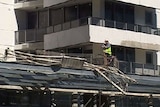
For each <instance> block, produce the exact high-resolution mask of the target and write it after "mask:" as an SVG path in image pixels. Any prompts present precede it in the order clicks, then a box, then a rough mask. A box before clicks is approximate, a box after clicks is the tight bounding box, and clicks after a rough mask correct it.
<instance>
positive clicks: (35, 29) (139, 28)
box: [15, 0, 160, 66]
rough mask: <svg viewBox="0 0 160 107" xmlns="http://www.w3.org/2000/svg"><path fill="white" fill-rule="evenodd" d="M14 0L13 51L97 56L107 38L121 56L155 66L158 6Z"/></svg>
mask: <svg viewBox="0 0 160 107" xmlns="http://www.w3.org/2000/svg"><path fill="white" fill-rule="evenodd" d="M22 1H23V0H17V1H16V3H15V12H16V16H17V21H18V25H19V30H18V31H17V32H16V50H24V51H26V50H27V51H35V50H38V49H44V50H54V51H59V52H60V51H63V52H65V53H83V54H91V55H92V58H93V59H96V58H101V57H102V55H100V54H102V49H101V48H100V47H101V44H102V43H103V42H104V40H106V39H107V40H109V41H110V43H111V44H112V47H113V48H112V51H113V55H115V56H116V57H117V58H118V59H119V60H121V61H127V62H136V63H140V64H148V65H149V66H152V65H160V58H159V57H160V53H159V50H160V48H159V47H160V43H159V39H160V37H159V35H160V32H159V27H160V21H159V17H160V10H159V6H158V5H157V4H159V1H158V0H155V2H151V1H144V0H137V1H128V0H117V1H112V0H85V1H84V0H81V1H80V0H75V1H73V0H54V1H52V0H44V1H42V0H31V1H30V0H26V1H23V2H22Z"/></svg>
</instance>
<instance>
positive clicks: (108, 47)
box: [102, 40, 112, 66]
mask: <svg viewBox="0 0 160 107" xmlns="http://www.w3.org/2000/svg"><path fill="white" fill-rule="evenodd" d="M102 48H103V52H104V64H105V65H107V66H108V65H109V63H110V60H111V57H112V49H111V44H110V43H109V41H108V40H105V41H104V44H103V45H102Z"/></svg>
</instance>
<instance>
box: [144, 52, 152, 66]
mask: <svg viewBox="0 0 160 107" xmlns="http://www.w3.org/2000/svg"><path fill="white" fill-rule="evenodd" d="M146 64H153V52H146Z"/></svg>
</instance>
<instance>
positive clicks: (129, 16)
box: [105, 1, 134, 24]
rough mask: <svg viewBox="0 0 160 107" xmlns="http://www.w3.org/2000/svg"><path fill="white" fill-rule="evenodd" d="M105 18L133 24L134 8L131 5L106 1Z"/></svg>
mask: <svg viewBox="0 0 160 107" xmlns="http://www.w3.org/2000/svg"><path fill="white" fill-rule="evenodd" d="M105 18H106V19H108V20H115V21H118V22H126V23H130V24H134V7H133V6H132V5H126V4H123V3H115V2H109V1H107V2H106V3H105Z"/></svg>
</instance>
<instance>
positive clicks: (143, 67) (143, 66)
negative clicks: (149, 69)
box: [142, 64, 144, 75]
mask: <svg viewBox="0 0 160 107" xmlns="http://www.w3.org/2000/svg"><path fill="white" fill-rule="evenodd" d="M142 75H144V64H142Z"/></svg>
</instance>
